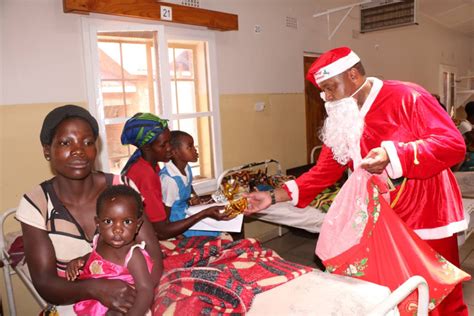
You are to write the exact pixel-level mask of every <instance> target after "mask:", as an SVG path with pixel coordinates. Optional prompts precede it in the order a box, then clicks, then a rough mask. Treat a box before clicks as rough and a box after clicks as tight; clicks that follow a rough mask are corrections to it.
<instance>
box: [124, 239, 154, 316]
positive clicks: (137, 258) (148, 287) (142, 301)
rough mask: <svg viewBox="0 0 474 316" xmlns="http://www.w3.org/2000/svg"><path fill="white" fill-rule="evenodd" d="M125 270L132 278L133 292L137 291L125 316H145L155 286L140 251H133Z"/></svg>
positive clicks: (151, 300) (151, 301)
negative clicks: (133, 301)
mask: <svg viewBox="0 0 474 316" xmlns="http://www.w3.org/2000/svg"><path fill="white" fill-rule="evenodd" d="M127 268H128V270H129V271H130V274H131V275H132V277H133V280H134V283H135V290H136V291H137V298H136V299H135V303H134V304H133V306H132V308H130V309H129V310H128V313H127V315H130V316H131V315H138V316H142V315H145V313H146V311H147V310H149V309H150V307H151V304H152V303H153V289H154V287H155V284H154V282H153V280H152V278H151V277H150V273H148V267H147V264H146V261H145V257H144V256H143V254H142V253H141V251H140V249H137V248H136V249H134V250H133V255H132V257H131V258H130V261H128V265H127Z"/></svg>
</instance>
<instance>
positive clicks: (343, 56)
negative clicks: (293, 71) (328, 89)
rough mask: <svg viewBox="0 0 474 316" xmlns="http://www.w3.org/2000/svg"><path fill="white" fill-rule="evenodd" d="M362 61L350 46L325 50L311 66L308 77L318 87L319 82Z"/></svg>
mask: <svg viewBox="0 0 474 316" xmlns="http://www.w3.org/2000/svg"><path fill="white" fill-rule="evenodd" d="M359 61H360V58H359V56H357V54H356V53H354V52H353V51H352V50H351V49H350V48H349V47H338V48H334V49H331V50H330V51H327V52H325V53H324V54H322V55H321V56H319V57H318V59H316V61H315V62H314V63H313V64H312V65H311V68H309V70H308V73H307V75H306V79H308V80H309V81H311V82H312V83H313V84H314V85H315V86H316V87H319V83H321V82H322V81H324V80H327V79H329V78H332V77H334V76H336V75H338V74H340V73H342V72H344V71H346V70H347V69H350V68H351V67H352V66H354V65H355V64H357V63H358V62H359Z"/></svg>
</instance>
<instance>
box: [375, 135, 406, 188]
mask: <svg viewBox="0 0 474 316" xmlns="http://www.w3.org/2000/svg"><path fill="white" fill-rule="evenodd" d="M380 146H382V148H384V149H385V150H386V151H387V155H388V159H389V160H390V162H389V163H388V165H387V167H386V168H385V170H387V174H388V176H389V177H390V178H392V179H397V178H400V177H401V176H403V169H402V164H401V163H400V159H399V158H398V154H397V149H396V148H395V144H394V143H393V142H392V141H383V142H382V144H381V145H380Z"/></svg>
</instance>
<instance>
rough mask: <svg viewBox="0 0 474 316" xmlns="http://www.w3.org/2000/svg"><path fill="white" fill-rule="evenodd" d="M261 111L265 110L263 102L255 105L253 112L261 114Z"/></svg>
mask: <svg viewBox="0 0 474 316" xmlns="http://www.w3.org/2000/svg"><path fill="white" fill-rule="evenodd" d="M263 110H265V102H257V103H255V112H262V111H263Z"/></svg>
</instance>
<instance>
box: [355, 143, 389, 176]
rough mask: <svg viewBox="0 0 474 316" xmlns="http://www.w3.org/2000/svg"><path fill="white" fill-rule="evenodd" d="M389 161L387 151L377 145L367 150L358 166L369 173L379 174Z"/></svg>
mask: <svg viewBox="0 0 474 316" xmlns="http://www.w3.org/2000/svg"><path fill="white" fill-rule="evenodd" d="M389 162H390V160H389V158H388V155H387V152H386V151H385V149H384V148H382V147H377V148H374V149H372V150H371V151H369V153H368V154H367V156H365V158H364V159H362V162H361V164H360V167H361V168H363V169H365V170H367V171H368V172H370V173H376V174H381V173H382V172H383V171H384V170H385V167H387V165H388V163H389Z"/></svg>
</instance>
